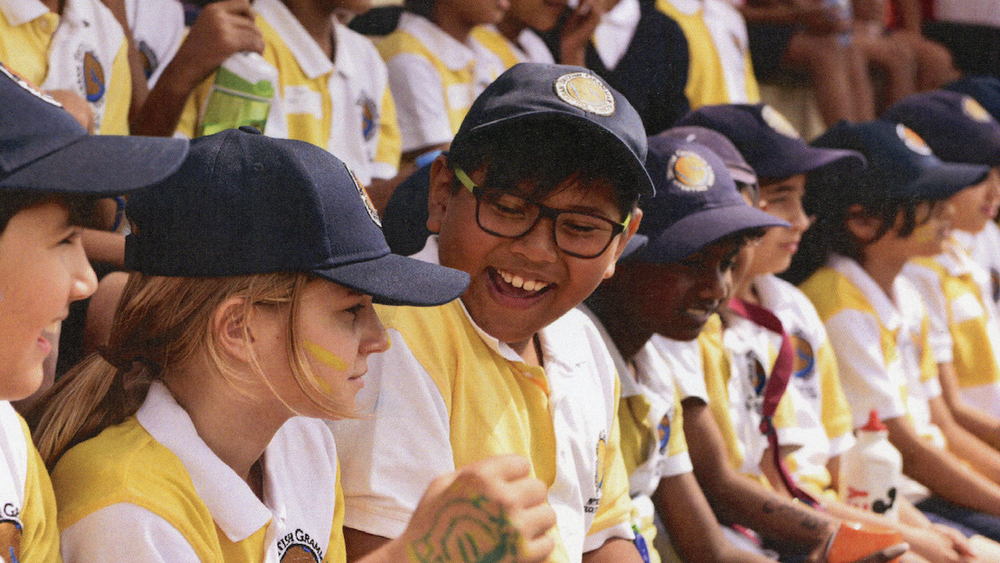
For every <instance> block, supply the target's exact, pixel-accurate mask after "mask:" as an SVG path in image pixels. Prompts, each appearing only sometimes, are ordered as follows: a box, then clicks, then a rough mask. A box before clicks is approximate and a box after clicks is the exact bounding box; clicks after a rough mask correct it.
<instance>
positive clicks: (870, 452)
mask: <svg viewBox="0 0 1000 563" xmlns="http://www.w3.org/2000/svg"><path fill="white" fill-rule="evenodd" d="M857 439H858V443H857V444H855V445H854V447H853V448H851V449H850V450H847V451H846V452H844V454H843V455H842V456H841V460H840V467H841V475H840V498H841V500H843V501H844V502H846V503H847V504H850V505H851V506H856V507H858V508H863V509H865V510H871V511H872V512H876V513H878V514H883V515H885V516H886V517H888V518H890V519H892V520H895V521H898V520H899V506H898V505H897V504H896V501H897V499H898V498H899V496H900V495H901V494H902V493H901V492H900V484H901V483H902V475H903V457H902V456H901V455H900V454H899V450H897V449H896V448H895V447H893V445H892V444H890V443H889V431H888V430H886V428H885V426H883V425H882V422H881V421H880V420H879V418H878V411H875V410H872V411H871V415H870V416H869V419H868V424H866V425H865V426H864V427H862V428H859V429H858V431H857Z"/></svg>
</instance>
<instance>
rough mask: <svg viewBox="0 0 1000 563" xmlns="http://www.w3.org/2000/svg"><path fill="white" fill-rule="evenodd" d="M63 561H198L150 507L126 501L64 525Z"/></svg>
mask: <svg viewBox="0 0 1000 563" xmlns="http://www.w3.org/2000/svg"><path fill="white" fill-rule="evenodd" d="M60 540H61V542H62V555H63V561H65V562H66V563H88V562H93V561H131V562H134V563H199V560H198V555H197V554H196V553H195V551H194V549H193V548H192V547H191V545H190V544H189V543H188V542H187V540H185V539H184V536H183V535H181V533H180V532H179V531H177V529H176V528H174V527H173V526H171V525H170V524H169V523H168V522H167V521H166V520H164V519H163V518H162V517H160V516H159V515H157V514H155V513H153V512H150V511H149V510H147V509H145V508H142V507H140V506H136V505H134V504H129V503H118V504H112V505H110V506H106V507H104V508H102V509H100V510H98V511H96V512H92V513H90V514H88V515H87V516H84V517H83V518H81V519H80V520H78V521H77V522H76V523H74V524H73V525H72V526H70V527H68V528H66V529H65V530H64V531H63V532H62V535H61V537H60Z"/></svg>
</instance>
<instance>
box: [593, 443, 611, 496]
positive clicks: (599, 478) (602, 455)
mask: <svg viewBox="0 0 1000 563" xmlns="http://www.w3.org/2000/svg"><path fill="white" fill-rule="evenodd" d="M607 455H608V440H607V437H606V436H605V434H604V433H603V432H601V437H600V438H599V439H598V440H597V470H596V471H595V472H594V486H595V487H597V490H598V491H600V490H601V488H602V487H603V486H604V460H605V459H606V458H607Z"/></svg>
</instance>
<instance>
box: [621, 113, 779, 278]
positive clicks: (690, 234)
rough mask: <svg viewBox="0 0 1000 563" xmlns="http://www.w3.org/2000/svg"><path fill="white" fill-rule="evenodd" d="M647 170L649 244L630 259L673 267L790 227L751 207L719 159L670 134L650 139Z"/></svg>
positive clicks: (642, 228) (644, 229)
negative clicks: (746, 236)
mask: <svg viewBox="0 0 1000 563" xmlns="http://www.w3.org/2000/svg"><path fill="white" fill-rule="evenodd" d="M647 166H648V168H649V171H650V174H652V176H653V178H654V182H656V196H655V197H653V198H651V199H648V200H645V201H644V202H643V204H642V210H643V215H642V222H641V223H640V224H639V233H640V234H643V235H645V236H647V237H648V238H649V241H648V242H647V243H646V245H645V246H644V247H642V248H640V249H638V250H636V251H635V252H634V253H632V255H631V256H629V260H637V261H641V262H652V263H656V264H669V263H671V262H676V261H678V260H680V259H682V258H684V257H686V256H690V255H691V254H694V253H695V252H698V251H699V250H701V249H702V248H703V247H704V246H706V245H708V244H710V243H712V242H713V241H716V240H719V239H720V238H723V237H726V236H729V235H731V234H733V233H737V232H739V231H744V230H747V229H759V228H764V227H778V226H783V227H788V226H789V224H788V223H786V222H785V221H782V220H781V219H778V218H777V217H775V216H774V215H771V214H769V213H765V212H763V211H761V210H760V209H757V208H755V207H752V206H751V205H750V204H748V203H747V201H746V200H745V199H744V198H743V196H742V195H740V193H739V191H737V189H736V183H735V182H733V178H732V176H730V174H729V170H728V169H727V168H726V165H725V164H723V162H722V159H720V158H719V157H718V155H716V154H715V153H714V152H712V151H711V150H710V149H709V148H708V147H706V146H704V145H702V144H699V143H696V142H694V141H688V140H686V139H685V138H680V137H677V136H675V135H672V134H671V133H670V131H669V130H668V131H666V132H664V133H660V134H659V135H656V136H654V137H650V138H649V158H648V159H647Z"/></svg>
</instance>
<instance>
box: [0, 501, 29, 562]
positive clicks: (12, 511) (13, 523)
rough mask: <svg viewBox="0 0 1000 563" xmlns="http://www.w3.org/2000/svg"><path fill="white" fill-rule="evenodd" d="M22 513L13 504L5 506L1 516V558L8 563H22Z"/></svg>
mask: <svg viewBox="0 0 1000 563" xmlns="http://www.w3.org/2000/svg"><path fill="white" fill-rule="evenodd" d="M20 515H21V511H20V510H19V509H18V508H17V507H16V506H15V505H13V504H11V503H9V502H8V503H7V504H5V505H4V506H3V515H2V516H0V556H2V558H3V560H4V561H6V562H7V563H21V534H22V527H23V526H22V524H21V519H20Z"/></svg>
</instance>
